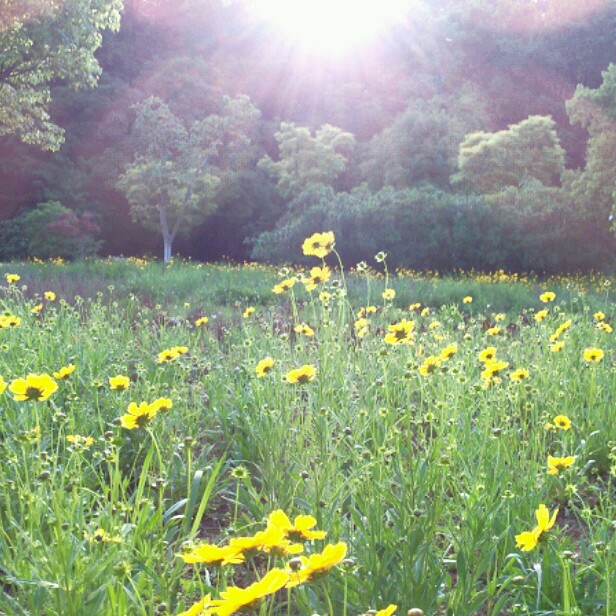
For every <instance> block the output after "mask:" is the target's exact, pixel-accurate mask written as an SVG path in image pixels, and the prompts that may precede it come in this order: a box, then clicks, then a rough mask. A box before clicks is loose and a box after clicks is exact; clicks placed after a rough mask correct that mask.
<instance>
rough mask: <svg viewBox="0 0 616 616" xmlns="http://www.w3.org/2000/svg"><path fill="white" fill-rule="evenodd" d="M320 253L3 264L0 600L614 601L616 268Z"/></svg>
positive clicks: (434, 606)
mask: <svg viewBox="0 0 616 616" xmlns="http://www.w3.org/2000/svg"><path fill="white" fill-rule="evenodd" d="M317 240H319V238H317ZM314 245H315V246H317V253H319V254H324V253H325V252H328V251H329V246H327V242H325V243H324V244H322V245H319V241H316V243H315V244H314ZM319 246H320V247H321V249H322V250H321V252H319V250H318V247H319ZM325 257H326V259H325V260H326V261H327V262H328V263H329V264H330V265H332V266H333V265H338V267H337V268H336V269H334V268H333V267H332V270H328V269H326V270H324V269H321V267H322V266H323V265H324V261H323V260H322V259H321V258H319V257H318V256H314V257H313V260H314V267H318V268H319V269H318V270H315V269H312V270H311V268H310V267H308V268H306V269H305V270H304V271H299V270H290V269H288V268H283V269H282V270H281V271H280V270H279V269H278V268H269V267H263V266H256V265H245V266H235V265H201V264H195V263H180V262H176V263H174V264H173V265H172V266H170V267H167V268H164V267H163V266H162V265H161V264H160V263H155V262H154V263H151V262H147V261H142V260H138V259H131V260H124V259H115V260H106V261H86V262H82V263H74V264H64V263H58V262H56V263H40V262H39V263H27V264H5V265H3V266H0V276H1V278H0V280H1V283H0V348H1V350H2V353H1V354H0V377H1V378H0V614H7V615H10V616H13V615H16V616H18V615H26V614H28V615H32V616H43V615H44V616H52V615H53V616H56V615H57V616H60V615H62V616H65V615H72V616H89V615H94V614H96V615H101V614H103V615H108V616H124V615H129V614H130V615H133V614H135V615H152V616H153V615H166V614H172V615H176V614H188V615H190V616H197V615H199V614H217V615H218V616H225V615H228V614H234V613H254V614H261V615H262V616H264V615H273V614H281V615H282V614H293V615H302V616H303V615H305V616H311V615H313V614H320V615H325V614H329V615H331V616H334V615H335V616H341V615H342V616H347V615H348V616H358V615H360V614H367V613H370V614H375V613H378V614H379V616H390V615H391V614H395V615H396V616H401V615H404V614H407V613H408V614H410V616H421V614H425V615H435V614H448V615H452V616H466V615H468V616H470V615H476V614H484V615H497V614H527V615H531V614H532V615H552V614H553V615H562V616H569V615H574V614H588V615H606V616H612V615H614V614H616V593H615V589H616V538H615V533H616V522H615V520H616V504H615V496H616V421H614V419H615V412H616V396H615V391H616V388H615V385H616V371H615V369H614V351H615V347H614V334H613V332H612V324H613V321H614V318H615V317H616V310H615V309H614V302H613V297H614V295H613V286H614V284H615V282H616V281H614V280H613V279H609V278H605V277H602V276H599V275H596V276H587V277H582V276H577V277H576V276H572V277H565V276H563V277H559V278H553V279H543V280H542V279H538V278H536V277H533V276H512V275H507V274H505V273H503V272H497V273H495V274H491V275H483V274H481V275H480V274H476V273H473V272H470V273H461V274H459V275H457V276H455V277H445V278H442V277H439V276H437V275H436V274H429V273H422V274H420V273H416V272H388V271H387V268H386V259H385V260H384V259H382V258H381V257H379V259H378V261H375V262H374V263H373V264H371V267H370V268H368V269H367V270H366V269H365V268H364V267H362V266H360V267H359V268H358V269H355V270H354V271H353V272H344V271H341V270H340V267H339V264H338V263H337V261H336V258H335V253H332V254H329V255H325ZM17 277H18V278H17ZM293 280H295V284H294V285H293V286H292V282H291V281H293ZM119 377H123V378H119ZM370 610H372V611H370Z"/></svg>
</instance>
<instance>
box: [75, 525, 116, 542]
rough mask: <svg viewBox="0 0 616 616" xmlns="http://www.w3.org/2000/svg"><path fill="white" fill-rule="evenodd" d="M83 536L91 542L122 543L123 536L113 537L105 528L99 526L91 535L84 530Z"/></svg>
mask: <svg viewBox="0 0 616 616" xmlns="http://www.w3.org/2000/svg"><path fill="white" fill-rule="evenodd" d="M83 538H84V539H85V540H86V541H89V542H90V543H122V537H120V535H115V536H114V537H112V536H111V535H110V534H109V533H108V532H107V531H106V530H105V529H103V528H97V529H96V530H95V531H94V532H93V533H92V534H91V535H90V534H88V533H87V532H86V531H84V532H83Z"/></svg>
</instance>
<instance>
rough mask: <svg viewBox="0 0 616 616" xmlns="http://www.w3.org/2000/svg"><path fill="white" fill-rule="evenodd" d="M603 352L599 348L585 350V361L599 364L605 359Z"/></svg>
mask: <svg viewBox="0 0 616 616" xmlns="http://www.w3.org/2000/svg"><path fill="white" fill-rule="evenodd" d="M603 355H604V353H603V351H602V350H601V349H599V348H597V347H589V348H587V349H584V360H585V361H587V362H589V363H591V362H594V363H598V362H600V361H601V360H602V359H603Z"/></svg>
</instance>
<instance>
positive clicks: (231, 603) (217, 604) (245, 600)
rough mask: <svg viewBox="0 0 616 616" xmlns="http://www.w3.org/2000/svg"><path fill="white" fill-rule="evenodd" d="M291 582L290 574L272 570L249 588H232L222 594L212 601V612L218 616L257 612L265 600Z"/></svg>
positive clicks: (280, 570)
mask: <svg viewBox="0 0 616 616" xmlns="http://www.w3.org/2000/svg"><path fill="white" fill-rule="evenodd" d="M288 581H289V574H288V573H287V572H286V571H283V570H282V569H271V570H270V571H268V572H267V573H266V574H265V575H264V576H263V578H261V580H259V581H258V582H255V583H254V584H251V585H250V586H248V587H247V588H239V587H237V586H230V587H228V588H227V590H223V591H222V592H221V593H220V596H221V598H220V599H215V600H213V601H212V603H211V605H212V611H213V612H215V613H216V614H217V616H230V615H231V614H235V613H236V612H241V613H248V612H254V611H256V609H257V607H258V606H259V605H260V604H261V602H262V601H263V599H264V598H265V597H267V596H268V595H273V594H274V593H275V592H278V591H279V590H280V589H281V588H283V587H284V585H285V584H286V583H287V582H288Z"/></svg>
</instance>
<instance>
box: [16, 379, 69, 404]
mask: <svg viewBox="0 0 616 616" xmlns="http://www.w3.org/2000/svg"><path fill="white" fill-rule="evenodd" d="M57 389H58V384H57V383H56V382H55V381H54V380H53V379H52V378H51V377H50V376H49V375H48V374H32V373H30V374H28V376H27V377H26V378H25V379H16V380H14V381H13V382H12V383H11V384H10V385H9V391H10V392H11V393H12V394H13V400H16V401H17V402H23V401H25V400H36V401H38V402H42V401H43V400H47V398H49V396H51V394H53V393H54V392H55V391H57Z"/></svg>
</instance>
